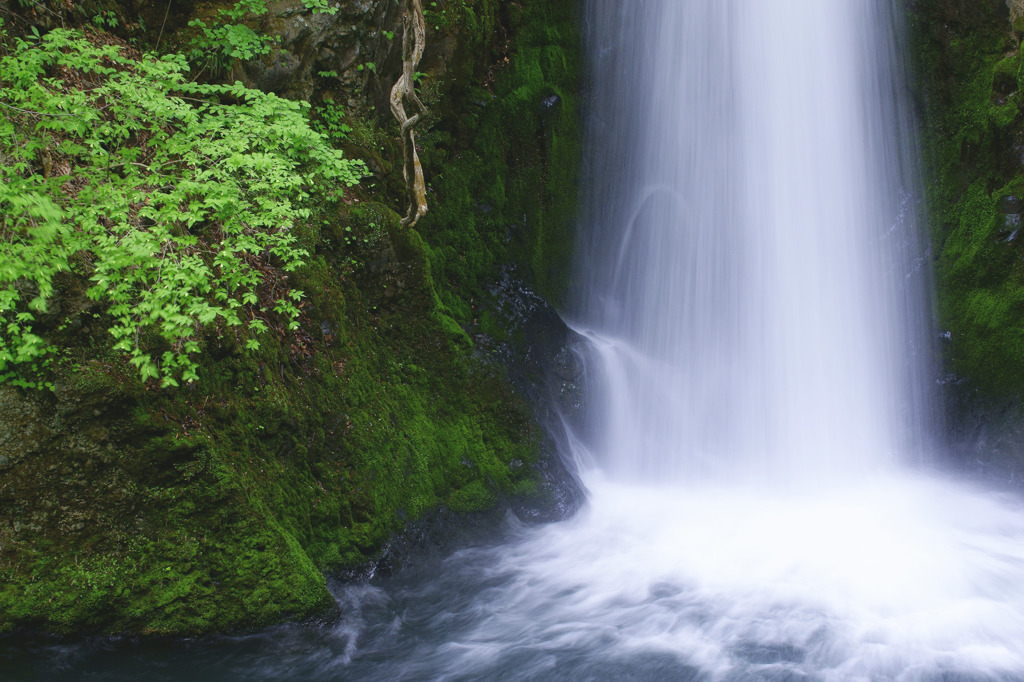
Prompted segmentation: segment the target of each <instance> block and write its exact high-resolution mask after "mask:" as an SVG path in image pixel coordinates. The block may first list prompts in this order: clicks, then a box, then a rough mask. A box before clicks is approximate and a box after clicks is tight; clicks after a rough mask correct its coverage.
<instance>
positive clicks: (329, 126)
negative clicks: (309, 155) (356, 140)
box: [313, 101, 352, 144]
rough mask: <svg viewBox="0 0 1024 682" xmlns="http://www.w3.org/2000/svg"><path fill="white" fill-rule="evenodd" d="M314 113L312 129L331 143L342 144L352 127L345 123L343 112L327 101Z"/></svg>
mask: <svg viewBox="0 0 1024 682" xmlns="http://www.w3.org/2000/svg"><path fill="white" fill-rule="evenodd" d="M315 112H316V119H315V120H314V122H313V127H314V128H315V129H316V130H317V131H318V132H320V134H322V135H324V136H326V137H327V138H328V139H330V140H331V142H333V143H335V144H338V143H340V142H344V141H345V140H346V139H347V138H348V135H349V133H351V132H352V127H351V126H350V125H349V124H348V123H346V122H345V112H344V111H342V109H341V107H339V106H338V105H337V104H335V103H334V102H331V101H328V102H326V103H324V104H323V105H322V106H318V107H316V108H315Z"/></svg>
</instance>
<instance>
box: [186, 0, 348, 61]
mask: <svg viewBox="0 0 1024 682" xmlns="http://www.w3.org/2000/svg"><path fill="white" fill-rule="evenodd" d="M302 4H303V5H304V6H305V7H306V9H308V10H310V11H312V12H316V13H322V14H336V13H337V11H338V8H337V7H333V6H331V5H329V0H302ZM266 13H267V3H266V0H238V1H237V2H236V3H235V4H234V5H232V6H231V7H230V8H228V9H218V10H217V21H214V22H212V23H209V24H208V23H207V22H205V21H203V20H202V19H193V20H192V21H190V22H189V24H188V25H189V26H191V27H193V28H195V29H198V32H197V33H196V35H195V36H193V38H192V41H191V48H190V50H189V54H188V56H189V59H190V60H192V61H195V62H201V61H204V60H205V63H206V64H208V65H209V66H211V67H212V69H213V71H214V72H216V73H224V72H226V71H227V70H228V69H229V68H230V67H231V62H232V61H233V60H235V59H241V60H248V59H252V58H254V57H258V56H260V55H265V54H269V53H270V51H271V50H272V49H273V46H274V43H275V40H276V39H275V38H272V37H270V36H265V35H260V34H258V33H256V31H254V30H252V28H250V27H249V26H247V25H246V24H244V23H242V21H243V19H245V18H246V16H255V17H261V16H263V15H265V14H266Z"/></svg>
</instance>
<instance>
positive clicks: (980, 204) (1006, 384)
mask: <svg viewBox="0 0 1024 682" xmlns="http://www.w3.org/2000/svg"><path fill="white" fill-rule="evenodd" d="M908 5H909V8H910V11H909V16H910V18H911V23H912V29H913V36H914V45H915V54H916V57H917V65H916V71H917V74H916V75H917V78H916V81H917V83H918V86H919V89H920V93H921V95H922V99H921V101H922V104H923V107H922V108H923V113H924V116H923V118H924V136H923V137H924V143H925V145H924V146H925V151H926V164H927V168H928V170H929V172H930V173H931V178H930V182H929V183H928V184H927V188H928V201H929V210H930V218H931V223H932V233H931V237H932V243H933V246H934V250H935V254H936V285H937V291H938V312H939V324H940V325H941V329H942V330H943V332H944V339H945V341H944V345H943V349H942V350H943V362H944V364H945V371H946V379H945V380H944V382H943V383H944V389H945V392H946V395H947V398H948V408H949V409H948V413H949V414H948V416H949V419H948V424H949V426H950V429H951V433H950V434H949V436H950V439H951V440H952V442H953V443H954V452H953V453H952V456H953V458H954V460H955V462H956V464H957V465H958V466H961V467H964V468H967V469H971V470H976V471H984V472H986V475H988V476H994V477H996V478H1002V479H1004V480H1010V479H1011V478H1015V477H1016V474H1015V473H1014V472H1015V471H1016V470H1017V469H1019V468H1020V464H1021V463H1022V462H1024V439H1022V438H1021V436H1020V433H1019V432H1020V426H1019V425H1020V424H1021V423H1024V415H1022V413H1021V410H1020V404H1021V403H1020V396H1021V395H1022V393H1024V268H1022V267H1021V263H1022V262H1024V251H1022V244H1024V242H1022V241H1021V239H1020V238H1019V230H1020V227H1021V225H1022V222H1021V221H1022V215H1024V202H1022V200H1021V198H1020V197H1021V196H1024V165H1022V163H1021V161H1022V157H1021V152H1020V150H1021V148H1022V145H1024V117H1022V115H1021V109H1022V106H1024V82H1022V80H1021V74H1022V73H1024V71H1022V66H1024V61H1022V59H1024V57H1022V51H1021V36H1022V33H1021V31H1022V30H1024V25H1022V24H1021V22H1020V18H1021V8H1022V5H1021V3H1020V2H1018V1H1017V0H1011V1H1010V2H1004V1H1003V0H979V1H978V2H970V3H965V2H959V1H957V0H915V1H914V2H911V3H908Z"/></svg>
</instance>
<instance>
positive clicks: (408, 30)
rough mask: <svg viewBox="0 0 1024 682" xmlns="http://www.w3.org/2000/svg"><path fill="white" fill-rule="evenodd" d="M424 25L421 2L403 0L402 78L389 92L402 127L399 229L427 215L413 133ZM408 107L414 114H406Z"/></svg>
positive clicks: (418, 115) (421, 109)
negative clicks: (403, 200) (403, 202)
mask: <svg viewBox="0 0 1024 682" xmlns="http://www.w3.org/2000/svg"><path fill="white" fill-rule="evenodd" d="M426 34H427V22H426V20H425V19H424V18H423V2H422V0H405V15H404V16H403V17H402V75H401V76H399V78H398V80H397V81H395V85H394V87H392V88H391V112H392V113H393V114H394V115H395V118H396V119H398V123H399V125H400V126H401V127H402V154H403V156H404V161H403V164H402V175H403V177H404V178H405V188H406V194H407V195H408V199H409V207H408V209H407V211H406V214H405V217H404V218H402V225H403V226H405V227H412V226H414V225H415V224H416V223H417V222H419V219H420V218H422V217H423V216H424V215H425V214H426V212H427V187H426V185H425V183H424V182H423V166H422V165H421V164H420V157H419V155H418V154H417V153H416V135H415V133H414V131H413V129H414V128H415V127H416V124H418V123H419V122H420V119H422V118H423V116H424V115H425V114H426V113H427V107H426V106H424V104H423V102H421V101H420V98H419V97H418V96H417V95H416V89H415V86H416V83H415V76H416V67H417V66H419V63H420V58H421V57H423V47H424V45H425V43H426ZM406 103H408V104H409V105H411V107H412V108H413V110H414V113H413V115H412V116H408V115H407V114H406V110H405V105H406Z"/></svg>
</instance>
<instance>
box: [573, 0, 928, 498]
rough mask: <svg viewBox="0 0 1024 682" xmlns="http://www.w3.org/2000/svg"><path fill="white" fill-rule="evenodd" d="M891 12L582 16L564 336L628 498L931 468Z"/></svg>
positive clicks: (701, 0)
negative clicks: (578, 210) (575, 348)
mask: <svg viewBox="0 0 1024 682" xmlns="http://www.w3.org/2000/svg"><path fill="white" fill-rule="evenodd" d="M896 16H897V14H896V12H895V10H894V9H893V7H892V6H891V5H890V3H889V2H888V0H877V1H876V0H835V1H829V2H821V1H820V0H785V1H783V2H767V1H764V0H761V1H755V2H750V1H739V0H698V1H691V2H679V1H678V0H644V1H643V2H630V3H624V2H621V1H620V0H590V2H589V3H588V4H587V13H586V31H587V39H588V44H589V48H588V52H589V57H590V60H591V73H590V83H591V92H592V96H593V103H592V113H591V117H590V121H589V128H588V135H589V140H590V144H589V145H588V146H587V148H588V159H587V170H586V182H585V186H584V187H585V189H584V194H585V196H586V197H587V198H588V200H587V201H586V209H585V211H584V214H583V217H582V220H581V231H580V237H579V240H580V243H581V245H582V246H581V248H580V250H579V257H578V260H577V265H576V269H577V273H578V280H579V283H580V293H579V304H578V306H577V307H578V310H577V313H576V318H577V320H576V325H577V327H578V328H579V330H580V331H581V332H583V333H584V334H585V335H586V336H587V337H589V339H590V344H589V345H590V353H589V355H590V362H589V365H590V367H591V374H592V385H591V396H592V398H591V399H592V404H593V408H592V419H591V421H592V423H593V425H594V426H593V427H592V428H591V429H590V438H589V444H590V450H591V451H592V453H593V454H594V456H595V458H596V459H597V461H598V462H599V463H600V465H601V466H602V468H604V469H605V470H606V471H608V472H610V474H611V475H613V476H615V477H617V478H619V479H636V480H645V481H652V480H657V481H680V480H694V479H701V478H712V479H718V480H737V479H743V478H752V477H753V478H764V477H766V476H768V477H774V478H783V479H787V480H793V479H803V480H811V481H813V480H818V479H820V478H821V477H830V476H835V475H848V474H850V473H853V472H858V471H861V472H863V471H874V470H877V469H879V468H883V467H888V466H891V465H893V464H896V463H899V462H900V461H904V460H907V459H913V460H916V459H918V458H919V457H920V453H921V451H922V449H923V448H922V446H923V442H922V434H923V433H926V432H927V431H928V429H929V423H928V422H929V420H928V415H929V414H930V413H931V410H930V407H929V404H928V400H927V394H928V391H927V386H928V381H927V375H928V368H927V362H928V359H929V357H930V347H929V341H928V339H929V336H930V334H929V329H928V325H929V314H928V311H927V301H928V298H927V296H926V285H927V279H926V275H925V273H926V269H925V268H922V267H921V263H922V260H923V253H924V249H923V244H922V242H921V240H920V238H919V237H918V235H919V234H920V233H921V232H922V229H921V226H920V225H919V224H918V215H917V214H918V210H917V203H918V202H917V196H918V195H919V193H918V187H917V178H916V173H915V163H914V158H915V153H914V127H913V121H912V119H911V118H910V116H908V115H907V113H906V111H905V106H904V103H903V99H904V96H903V93H902V91H903V87H904V84H903V82H902V78H901V64H900V62H899V59H898V52H897V45H896V40H895V38H896V36H898V30H897V29H898V27H897V26H896V25H895V19H896Z"/></svg>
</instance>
